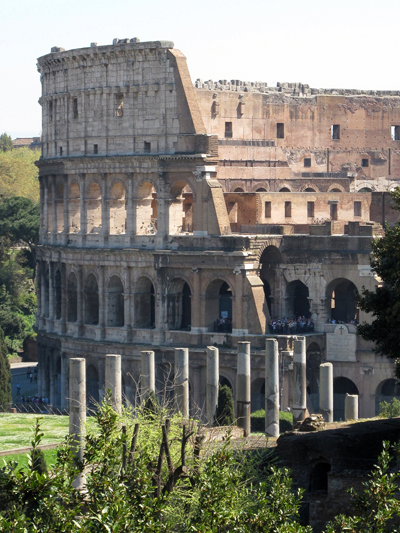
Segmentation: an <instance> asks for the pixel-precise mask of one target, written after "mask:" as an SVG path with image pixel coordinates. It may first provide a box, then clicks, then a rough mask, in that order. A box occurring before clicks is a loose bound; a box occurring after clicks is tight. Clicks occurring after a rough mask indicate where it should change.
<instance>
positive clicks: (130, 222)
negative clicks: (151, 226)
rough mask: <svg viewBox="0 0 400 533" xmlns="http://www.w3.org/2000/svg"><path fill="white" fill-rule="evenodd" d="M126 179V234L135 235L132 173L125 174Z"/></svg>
mask: <svg viewBox="0 0 400 533" xmlns="http://www.w3.org/2000/svg"><path fill="white" fill-rule="evenodd" d="M126 177H127V178H128V197H127V199H126V233H127V235H135V234H136V213H135V205H134V199H133V173H132V172H127V174H126Z"/></svg>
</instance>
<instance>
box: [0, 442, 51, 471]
mask: <svg viewBox="0 0 400 533" xmlns="http://www.w3.org/2000/svg"><path fill="white" fill-rule="evenodd" d="M29 445H30V443H29ZM43 455H44V459H45V461H46V463H47V465H48V468H52V467H53V466H54V465H55V462H56V459H57V450H55V449H54V450H45V451H44V452H43ZM29 456H30V454H29V453H16V454H12V455H3V456H2V457H0V468H1V467H2V466H4V462H6V463H7V462H10V461H12V462H15V463H17V464H18V469H21V468H28V466H29V465H28V463H29Z"/></svg>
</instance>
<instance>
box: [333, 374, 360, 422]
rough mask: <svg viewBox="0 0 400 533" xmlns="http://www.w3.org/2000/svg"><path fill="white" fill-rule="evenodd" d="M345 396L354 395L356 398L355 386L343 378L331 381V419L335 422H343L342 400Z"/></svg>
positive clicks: (356, 390)
mask: <svg viewBox="0 0 400 533" xmlns="http://www.w3.org/2000/svg"><path fill="white" fill-rule="evenodd" d="M346 394H356V395H357V396H358V388H357V385H356V384H355V383H354V382H353V381H352V380H351V379H349V378H346V377H344V376H340V377H337V378H335V379H334V380H333V419H334V420H335V421H338V420H344V399H345V397H346Z"/></svg>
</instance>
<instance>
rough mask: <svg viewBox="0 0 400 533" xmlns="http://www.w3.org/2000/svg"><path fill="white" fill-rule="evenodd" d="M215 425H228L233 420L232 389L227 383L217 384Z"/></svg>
mask: <svg viewBox="0 0 400 533" xmlns="http://www.w3.org/2000/svg"><path fill="white" fill-rule="evenodd" d="M214 419H215V423H214V425H215V426H230V425H231V424H233V423H234V422H235V410H234V406H233V396H232V391H231V389H230V388H229V387H228V385H222V386H221V385H219V389H218V404H217V409H216V410H215V416H214Z"/></svg>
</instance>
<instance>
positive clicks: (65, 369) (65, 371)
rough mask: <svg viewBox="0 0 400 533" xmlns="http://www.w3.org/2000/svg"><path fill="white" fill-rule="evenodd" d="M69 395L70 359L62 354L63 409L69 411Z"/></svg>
mask: <svg viewBox="0 0 400 533" xmlns="http://www.w3.org/2000/svg"><path fill="white" fill-rule="evenodd" d="M68 393H69V359H68V357H67V354H66V353H61V406H60V407H61V409H68Z"/></svg>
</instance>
